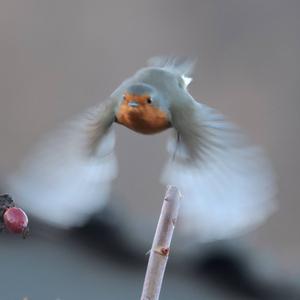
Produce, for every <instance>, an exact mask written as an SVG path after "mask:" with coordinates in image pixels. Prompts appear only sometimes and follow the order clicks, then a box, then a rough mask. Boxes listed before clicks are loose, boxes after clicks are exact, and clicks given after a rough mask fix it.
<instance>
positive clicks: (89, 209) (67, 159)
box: [8, 100, 117, 228]
mask: <svg viewBox="0 0 300 300" xmlns="http://www.w3.org/2000/svg"><path fill="white" fill-rule="evenodd" d="M114 108H115V103H114V101H113V100H108V101H106V102H104V103H101V104H100V105H99V106H98V107H94V108H93V109H91V110H89V111H87V112H86V113H85V114H84V115H83V116H81V117H79V118H78V119H77V120H75V121H73V122H70V123H68V124H66V125H65V126H64V127H63V128H62V129H61V130H59V131H57V132H54V133H53V134H51V135H50V136H47V137H46V138H44V139H43V140H42V141H41V143H40V144H39V145H38V146H37V148H36V149H35V151H33V152H32V153H31V155H30V157H29V158H28V159H27V160H26V161H25V162H24V164H23V165H22V167H21V168H20V170H19V171H18V172H16V174H14V175H13V176H11V177H10V178H9V180H8V191H9V192H10V193H11V194H12V195H13V198H14V199H16V201H17V203H18V205H20V206H21V207H23V208H25V209H27V210H28V211H29V212H30V213H31V214H33V215H34V216H36V217H38V218H40V219H42V220H44V221H46V222H48V223H51V224H52V225H56V226H59V227H63V228H68V227H71V226H77V225H80V224H81V223H82V222H84V221H85V220H86V219H87V218H88V217H89V215H90V214H91V213H93V212H94V211H95V210H97V209H100V208H101V207H103V206H104V205H105V203H106V200H107V197H108V193H109V190H110V182H111V180H112V179H113V178H114V177H115V175H116V172H117V167H116V160H115V156H114V153H113V147H114V133H113V132H112V129H110V127H111V125H112V123H113V121H114Z"/></svg>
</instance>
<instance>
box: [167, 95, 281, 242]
mask: <svg viewBox="0 0 300 300" xmlns="http://www.w3.org/2000/svg"><path fill="white" fill-rule="evenodd" d="M176 105H178V103H177V104H176ZM171 109H173V111H172V124H173V126H174V129H175V131H176V134H175V137H174V138H173V140H172V143H171V144H170V145H169V146H170V148H169V151H170V154H171V158H170V161H169V162H168V164H167V166H166V168H165V171H164V173H163V181H164V182H165V183H167V184H173V185H176V186H177V187H178V188H179V189H180V190H181V192H182V194H183V197H184V199H183V201H182V209H181V216H182V218H181V221H182V222H181V225H182V228H183V230H184V231H185V233H186V234H190V235H191V236H192V238H193V239H196V240H201V241H210V240H215V239H222V238H228V237H234V236H237V235H239V234H241V233H243V232H244V231H247V230H249V228H251V227H253V226H255V225H258V224H259V223H261V222H262V221H263V220H264V219H265V218H266V217H267V216H268V215H269V214H270V213H272V212H273V211H274V209H275V207H276V205H275V203H274V201H273V199H274V195H275V190H276V189H275V184H274V176H273V173H272V170H271V167H270V165H269V163H268V160H267V159H266V157H265V155H264V153H263V151H262V149H260V148H259V147H257V146H253V145H251V144H250V143H249V141H248V140H247V138H245V136H244V135H243V134H242V133H241V132H240V130H239V129H238V128H237V127H236V126H235V125H233V124H231V123H229V122H227V121H226V120H225V119H224V117H223V116H222V115H220V114H219V113H217V112H216V111H215V110H214V109H212V108H209V107H207V106H205V105H203V104H200V103H198V102H196V101H195V100H194V99H193V98H192V97H189V99H188V101H185V102H184V103H182V104H181V107H176V109H175V108H174V107H173V108H171Z"/></svg>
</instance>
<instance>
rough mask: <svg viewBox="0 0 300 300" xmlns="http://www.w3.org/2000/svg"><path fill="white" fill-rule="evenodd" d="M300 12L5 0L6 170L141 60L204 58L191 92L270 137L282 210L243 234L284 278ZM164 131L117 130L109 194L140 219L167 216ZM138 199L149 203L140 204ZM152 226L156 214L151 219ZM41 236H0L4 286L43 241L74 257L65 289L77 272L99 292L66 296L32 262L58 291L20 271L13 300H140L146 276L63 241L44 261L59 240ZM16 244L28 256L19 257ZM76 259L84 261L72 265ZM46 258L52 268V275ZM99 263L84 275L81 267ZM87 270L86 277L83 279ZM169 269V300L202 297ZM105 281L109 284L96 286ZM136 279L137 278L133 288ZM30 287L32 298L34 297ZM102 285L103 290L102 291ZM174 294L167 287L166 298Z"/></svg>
mask: <svg viewBox="0 0 300 300" xmlns="http://www.w3.org/2000/svg"><path fill="white" fill-rule="evenodd" d="M299 13H300V2H299V1H297V0H294V1H293V0H286V1H281V0H243V1H241V0H219V1H217V0H200V1H197V0H185V1H178V0H162V1H155V0H154V1H146V0H130V1H114V0H111V1H95V0H86V1H78V0H51V1H50V0H46V1H45V0H39V1H37V0H26V1H17V0H1V2H0V101H1V106H0V107H1V109H0V137H1V155H0V178H5V176H7V174H9V173H10V172H11V171H13V170H14V169H15V168H16V167H17V166H18V164H19V163H20V161H21V160H22V159H23V158H24V156H25V155H26V154H28V152H29V151H30V149H31V147H32V146H33V145H34V143H36V142H37V141H38V139H39V137H40V136H42V135H43V134H45V133H46V132H49V131H51V130H52V129H54V128H56V126H57V125H58V124H59V123H60V122H63V121H64V120H66V119H68V118H71V117H73V116H74V115H76V114H77V113H80V112H82V111H83V110H85V109H86V108H88V107H89V106H91V105H94V104H96V103H98V102H99V101H102V100H104V99H105V98H106V97H107V96H108V95H109V94H110V93H111V92H112V91H113V90H114V89H115V88H116V87H117V86H118V84H119V83H120V82H121V81H122V80H123V79H124V78H126V77H127V76H129V75H131V74H132V73H133V72H134V71H135V70H137V69H138V68H140V67H142V66H144V65H145V63H146V61H147V59H148V58H150V57H152V56H156V55H168V54H172V55H183V56H192V57H197V58H198V64H197V67H196V70H195V74H194V82H193V84H192V85H191V92H192V94H193V96H194V97H195V98H196V99H198V100H200V101H202V102H204V103H207V104H208V105H210V106H213V107H215V108H217V109H219V110H221V111H222V112H223V113H224V114H226V115H227V116H228V117H230V118H231V119H232V120H234V121H235V122H237V123H238V124H239V125H240V126H241V127H243V128H244V129H245V131H246V132H248V134H249V135H250V136H251V137H252V138H253V140H254V141H256V142H257V143H259V144H262V145H263V146H264V147H265V148H266V150H267V152H268V154H269V156H270V158H271V160H272V162H273V165H274V169H275V171H276V173H277V175H278V185H279V201H280V210H279V211H278V213H276V214H275V215H274V216H272V217H271V218H270V219H269V220H268V221H267V223H266V224H265V225H264V226H262V227H261V228H259V229H258V230H256V231H255V232H253V233H251V234H248V235H247V236H245V237H244V238H243V239H244V240H245V241H246V242H247V243H249V244H251V247H254V248H256V249H258V251H262V252H263V253H267V254H268V255H267V256H268V258H272V259H273V260H274V261H276V263H277V264H278V265H279V266H280V268H282V270H283V271H282V272H283V273H284V274H294V273H297V272H298V271H299V270H300V234H299V226H300V221H299V217H298V214H299V212H300V202H299V192H298V188H299V183H300V182H299V172H300V159H299V153H300V139H299V131H300V119H299V114H300V98H299V97H300V57H299V53H300V18H299ZM167 135H168V133H163V134H161V135H157V136H151V137H144V136H140V135H137V134H135V133H132V132H129V131H128V130H126V129H125V128H120V127H118V128H117V136H118V139H117V154H118V158H119V164H120V176H119V178H118V179H117V180H116V182H115V186H114V191H113V193H114V194H115V195H121V196H122V199H124V201H125V202H127V205H129V206H128V207H129V209H130V210H131V212H134V213H135V212H136V213H137V215H138V214H139V213H140V210H143V211H144V212H147V211H148V210H154V211H155V212H156V211H157V214H158V213H159V210H160V206H161V198H162V195H163V193H164V187H163V186H162V185H160V183H159V176H158V175H159V173H160V170H161V166H162V164H163V162H164V160H165V159H166V158H167V153H166V151H165V139H166V136H167ZM133 161H134V164H133V163H132V162H133ZM134 183H137V184H136V185H135V184H134ZM141 198H143V199H144V201H143V205H139V201H138V200H139V199H141ZM145 203H146V205H144V204H145ZM155 223H156V220H154V221H153V226H154V225H155ZM153 228H154V227H153ZM5 241H6V240H5ZM45 243H46V242H44V244H43V242H37V241H35V242H32V243H30V240H26V241H25V242H24V243H23V244H22V243H20V241H18V242H16V241H15V238H9V239H8V240H7V242H5V243H4V240H2V241H1V244H3V245H1V247H0V248H2V249H1V250H0V253H1V258H0V261H1V263H2V261H5V262H6V265H5V266H6V267H5V270H9V271H7V272H8V276H9V280H8V282H9V283H7V284H8V287H10V284H11V285H12V282H13V280H14V276H15V273H14V272H13V270H14V268H11V264H12V265H13V266H14V267H15V268H16V269H18V268H25V267H26V268H28V266H26V263H25V262H26V261H28V259H29V258H27V255H28V257H30V253H32V251H34V249H38V250H37V253H39V254H38V255H37V256H36V259H37V263H38V264H40V263H43V262H44V260H47V259H54V260H56V261H59V260H64V259H65V257H64V256H66V258H67V262H68V261H69V265H67V266H66V267H65V268H64V271H62V273H64V272H65V273H66V276H64V278H67V279H65V280H66V282H67V284H66V286H67V287H68V288H71V287H72V282H73V280H75V282H77V281H76V280H79V281H80V282H81V283H82V285H83V287H82V288H81V290H84V291H86V292H88V291H90V292H91V295H89V294H88V293H87V294H85V296H84V295H80V293H79V294H76V295H77V296H76V295H75V296H74V294H72V293H71V292H65V294H64V297H63V296H62V294H63V293H64V292H62V290H63V289H62V285H64V284H65V283H64V284H62V283H61V282H59V281H56V280H53V278H52V277H51V276H50V275H49V276H50V278H49V276H48V277H47V276H45V278H43V279H41V276H40V275H41V274H42V273H43V271H41V270H38V269H34V270H33V273H32V276H33V277H32V278H39V279H40V280H45V290H47V289H48V290H51V291H52V292H51V293H49V294H47V293H46V294H45V297H43V298H41V297H40V296H39V295H40V294H39V293H38V292H37V290H42V284H41V283H39V284H38V286H35V287H32V286H30V285H27V287H28V288H27V289H26V284H25V282H27V281H28V282H31V281H30V278H31V277H30V272H29V271H28V270H27V272H28V276H29V278H28V279H24V278H23V279H24V280H25V281H22V280H23V279H20V278H19V279H18V280H20V282H19V281H18V280H17V286H19V287H21V288H20V289H16V290H14V291H12V290H11V294H10V295H8V296H7V298H5V300H6V299H8V300H10V299H12V300H14V299H21V296H22V295H23V296H26V295H27V296H28V297H29V299H30V300H31V299H44V300H47V299H58V298H59V299H61V300H67V299H72V300H73V299H121V298H122V299H125V298H126V299H135V298H136V299H138V295H139V292H140V290H138V289H139V288H141V284H142V280H143V275H136V274H135V273H133V274H131V275H132V277H130V275H128V273H126V274H127V275H124V274H125V273H124V274H123V273H122V272H125V271H124V270H123V271H120V270H119V271H118V270H117V269H118V268H117V267H116V266H108V263H106V262H105V260H104V261H103V266H102V265H101V264H100V263H99V262H98V264H99V265H97V264H96V265H95V264H94V262H93V259H95V258H93V257H89V256H85V257H84V258H78V257H76V255H80V251H79V252H78V253H77V252H76V251H77V250H78V249H77V250H76V251H75V252H72V251H71V252H72V254H70V253H69V252H68V251H67V250H61V251H60V250H59V249H60V248H58V249H57V248H55V249H56V250H54V252H53V251H52V250H51V251H52V253H51V255H50V254H46V255H45V257H43V255H42V253H44V252H43V251H46V250H45V249H52V248H51V247H55V243H52V242H49V241H48V242H47V243H49V245H48V244H47V243H46V244H45ZM16 247H17V249H16ZM21 247H24V249H21ZM64 249H65V248H64ZM18 251H19V252H20V253H27V254H25V256H24V258H22V256H21V257H20V256H19V255H17V253H19V252H18ZM63 251H67V253H65V252H63ZM9 255H11V256H9ZM47 255H48V256H49V255H50V258H49V257H47ZM72 255H74V261H72ZM53 256H54V257H55V258H53ZM56 256H57V257H56ZM23 259H24V260H23ZM82 259H83V260H82ZM39 260H40V261H39ZM84 260H86V261H84ZM78 261H80V265H76V263H75V262H77V263H79V262H78ZM14 263H16V264H17V265H14ZM46 265H47V264H45V266H44V267H43V268H45V269H44V272H45V273H47V272H48V271H49V270H48V269H47V268H48V267H47V266H46ZM91 265H92V266H93V267H92V270H90V272H88V271H87V270H86V269H85V268H87V269H88V268H89V267H90V266H91ZM68 268H74V269H72V270H71V269H68ZM101 268H104V269H105V270H106V271H105V276H103V274H102V275H101V276H102V277H101V276H100V275H99V274H98V272H101ZM66 270H68V271H66ZM52 271H53V270H52ZM39 272H41V274H40V273H39ZM53 272H54V274H55V272H58V271H57V270H56V271H55V270H54V271H53ZM81 272H83V274H80V273H81ZM84 272H86V275H84ZM120 272H121V273H120ZM58 273H60V271H59V272H58ZM62 273H60V274H62ZM129 273H130V272H129ZM141 274H142V273H141ZM72 276H74V278H72ZM81 276H82V278H83V279H79V277H80V278H81ZM84 276H90V277H91V280H87V279H86V281H85V279H84V278H86V277H84ZM98 276H99V277H98ZM172 276H173V275H170V279H169V281H168V282H169V283H170V285H169V286H170V287H169V290H171V289H172V288H171V287H174V286H175V290H173V291H170V295H172V297H171V298H170V299H183V297H184V295H185V296H186V297H184V298H185V299H198V298H199V299H201V298H200V296H199V297H198V294H195V293H196V292H195V290H197V292H200V290H198V289H193V283H191V282H189V281H188V280H187V279H186V282H185V281H184V279H180V284H181V285H182V286H185V288H186V289H187V291H185V290H181V291H182V294H180V291H179V290H180V288H179V286H178V282H177V281H176V280H177V279H176V278H175V279H174V282H175V283H176V282H177V283H176V284H174V285H172V284H171V283H172V280H173V279H172ZM54 277H55V278H57V277H56V275H55V276H54ZM97 277H98V278H97ZM51 278H52V279H51ZM103 278H105V282H106V283H105V284H103V287H105V288H106V289H107V290H101V289H100V284H101V282H102V283H103V282H104V281H103V280H104V279H103ZM137 278H138V279H137ZM125 279H126V282H124V280H125ZM137 280H138V281H139V282H137ZM130 282H131V284H133V283H132V282H134V285H133V286H132V289H131V288H129V286H130ZM28 284H29V283H28ZM12 286H13V285H12ZM118 287H120V290H122V287H123V288H127V289H129V294H128V296H124V295H123V296H121V295H122V293H120V294H118V292H117V291H116V290H114V291H113V292H112V294H113V295H114V296H111V298H109V297H110V296H109V295H112V294H110V292H109V290H110V289H111V288H112V289H114V288H116V289H117V290H118ZM176 287H177V289H178V291H177V290H176ZM35 288H36V289H37V290H35ZM97 288H99V291H98V290H97ZM56 290H57V293H55V291H56ZM96 290H97V291H96ZM202 291H203V290H202ZM119 292H120V291H119ZM188 292H190V293H191V294H190V296H187V295H188V294H186V293H188ZM14 293H15V294H14ZM30 293H32V295H35V297H36V298H34V296H33V297H32V298H30ZM94 293H95V294H97V293H98V295H99V293H100V294H101V293H103V295H105V296H103V298H101V296H99V298H97V297H96V296H93V295H95V294H94ZM114 293H115V294H114ZM167 294H168V291H165V293H164V295H165V298H164V299H167ZM199 295H201V293H199ZM60 297H61V298H60ZM76 297H78V298H76ZM176 297H177V298H176ZM1 299H2V298H1ZM203 299H211V298H209V297H206V298H203ZM222 299H225V298H224V296H223V298H222ZM230 299H233V298H232V297H231V298H230ZM287 300H288V299H287Z"/></svg>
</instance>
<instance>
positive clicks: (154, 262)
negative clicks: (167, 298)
mask: <svg viewBox="0 0 300 300" xmlns="http://www.w3.org/2000/svg"><path fill="white" fill-rule="evenodd" d="M180 198H181V195H180V193H179V191H178V190H177V188H176V187H174V186H169V187H168V189H167V191H166V195H165V198H164V202H163V205H162V209H161V213H160V217H159V221H158V224H157V228H156V232H155V235H154V239H153V243H152V248H151V251H150V257H149V262H148V267H147V271H146V276H145V281H144V286H143V292H142V296H141V300H157V299H158V298H159V293H160V289H161V284H162V281H163V277H164V272H165V269H166V265H167V261H168V256H169V253H170V244H171V240H172V235H173V231H174V227H175V223H176V220H177V217H178V211H179V202H180Z"/></svg>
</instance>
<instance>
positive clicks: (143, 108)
mask: <svg viewBox="0 0 300 300" xmlns="http://www.w3.org/2000/svg"><path fill="white" fill-rule="evenodd" d="M134 100H135V101H136V102H138V103H139V106H138V107H130V106H129V105H128V101H123V102H122V104H121V105H120V107H119V111H118V112H117V114H116V118H117V122H118V123H120V124H122V125H124V126H126V127H128V128H130V129H132V130H134V131H136V132H139V133H143V134H154V133H158V132H161V131H163V130H165V129H167V128H169V127H171V124H170V122H169V120H168V116H167V114H166V113H165V112H163V111H161V110H160V109H158V108H156V107H154V106H153V105H151V104H148V103H145V101H144V99H139V98H136V99H134Z"/></svg>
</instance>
